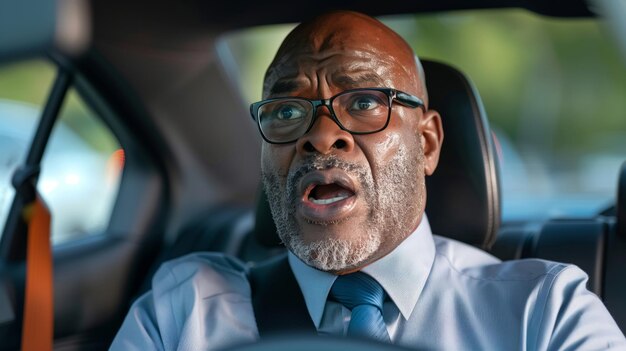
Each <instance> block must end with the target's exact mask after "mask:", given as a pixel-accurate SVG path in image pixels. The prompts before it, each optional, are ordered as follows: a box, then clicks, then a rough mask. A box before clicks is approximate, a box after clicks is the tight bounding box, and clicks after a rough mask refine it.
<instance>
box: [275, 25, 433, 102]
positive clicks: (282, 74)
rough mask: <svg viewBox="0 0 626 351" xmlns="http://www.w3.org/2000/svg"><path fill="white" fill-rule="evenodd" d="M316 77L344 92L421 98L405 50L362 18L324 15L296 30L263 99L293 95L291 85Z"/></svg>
mask: <svg viewBox="0 0 626 351" xmlns="http://www.w3.org/2000/svg"><path fill="white" fill-rule="evenodd" d="M315 75H318V76H319V75H322V76H324V77H325V79H329V80H330V82H329V83H332V84H334V85H337V86H338V87H341V88H344V89H349V88H354V87H364V86H386V87H392V88H397V89H401V90H404V91H407V92H409V93H412V94H415V95H418V96H421V95H422V88H421V84H420V77H419V70H418V68H417V65H416V61H415V55H414V54H413V51H412V50H411V48H410V47H409V46H408V44H407V43H406V42H405V41H404V40H403V39H402V38H401V37H399V36H398V35H397V34H396V33H395V32H393V31H392V30H390V29H389V28H387V27H386V26H384V25H383V24H382V23H380V22H379V21H377V20H375V19H373V18H370V17H366V16H364V15H360V14H354V13H338V14H332V15H327V16H325V17H324V16H323V17H322V18H321V19H320V20H316V21H315V20H314V21H313V22H310V23H303V24H301V25H300V26H298V27H296V28H295V29H294V30H293V31H292V32H291V33H290V34H289V35H288V36H287V38H286V39H285V41H284V42H283V44H282V45H281V47H280V49H279V50H278V53H277V54H276V57H275V58H274V61H273V62H272V64H271V65H270V67H269V69H268V71H267V74H266V76H265V84H264V87H263V96H264V97H267V96H269V95H273V96H276V95H280V94H281V93H283V92H289V91H290V90H296V89H295V88H297V87H294V86H293V85H294V84H299V83H302V81H301V78H302V76H308V77H309V78H310V77H311V76H315ZM299 78H300V80H299Z"/></svg>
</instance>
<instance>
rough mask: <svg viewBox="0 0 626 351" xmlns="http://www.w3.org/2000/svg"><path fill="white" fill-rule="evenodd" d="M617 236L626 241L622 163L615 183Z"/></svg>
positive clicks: (625, 189) (625, 173) (624, 165)
mask: <svg viewBox="0 0 626 351" xmlns="http://www.w3.org/2000/svg"><path fill="white" fill-rule="evenodd" d="M615 207H616V213H617V235H618V236H619V237H620V238H622V239H626V162H624V163H622V168H621V169H620V171H619V180H618V181H617V204H615Z"/></svg>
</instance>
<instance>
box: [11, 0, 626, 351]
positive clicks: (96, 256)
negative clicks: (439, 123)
mask: <svg viewBox="0 0 626 351" xmlns="http://www.w3.org/2000/svg"><path fill="white" fill-rule="evenodd" d="M38 1H39V2H40V3H42V4H44V3H45V4H49V3H56V2H53V1H43V0H38ZM59 2H60V1H59ZM77 3H83V4H84V5H87V6H86V8H88V10H85V11H84V12H83V13H82V16H84V17H86V18H87V21H86V22H88V23H90V24H89V26H90V29H89V32H90V33H91V35H90V39H89V42H88V43H87V44H85V45H84V47H83V48H82V49H81V50H79V51H77V49H75V48H74V47H72V49H68V46H67V45H61V44H60V43H59V42H58V40H57V39H54V38H55V37H54V35H50V33H51V32H52V34H54V31H56V30H57V29H55V28H56V27H54V26H51V25H50V23H54V22H55V21H60V18H61V16H62V15H61V14H59V13H60V12H62V11H57V10H56V8H55V7H54V6H44V5H41V6H38V7H37V6H34V7H33V8H27V9H26V8H24V6H21V5H12V4H1V5H0V23H3V21H2V19H3V18H4V17H3V16H5V17H6V14H7V13H9V11H10V12H11V13H12V14H19V15H20V16H21V17H19V16H17V15H14V17H15V18H20V19H21V20H18V21H15V20H13V21H12V23H9V22H11V21H4V24H0V32H6V31H5V30H9V29H12V31H11V32H15V30H18V29H21V30H23V28H24V27H23V26H24V25H32V26H33V28H34V29H33V30H32V32H31V34H32V35H33V36H35V35H39V38H40V40H31V41H26V40H25V39H23V38H21V37H16V38H14V39H11V40H13V42H10V41H6V42H5V41H2V40H0V64H2V65H4V64H9V63H12V62H16V61H19V60H26V59H30V58H37V57H43V58H45V59H46V60H49V61H50V62H53V63H54V65H55V67H56V73H55V74H56V75H55V77H54V79H53V84H52V86H51V87H50V93H49V95H48V96H47V100H46V101H45V103H44V106H45V108H43V111H42V115H41V118H40V120H39V124H38V126H37V130H36V132H35V133H34V136H33V142H32V144H31V146H30V149H29V157H28V158H27V160H26V161H25V163H24V164H23V165H21V167H20V171H18V172H16V173H15V175H13V176H12V181H13V184H14V185H15V188H16V195H15V198H14V199H13V201H12V202H11V206H10V211H9V212H8V217H7V220H6V223H5V224H3V223H0V229H2V236H1V237H0V340H2V342H0V350H18V349H20V347H21V340H22V339H21V338H22V336H21V335H22V332H23V322H24V318H23V314H24V310H25V298H24V296H25V289H26V287H25V284H26V273H25V272H26V259H27V239H28V223H27V222H25V221H24V219H23V217H22V210H23V208H25V207H26V206H27V204H28V203H29V201H31V200H32V198H33V196H34V194H33V193H32V189H33V188H32V187H30V188H29V187H28V186H25V185H24V184H31V185H32V184H33V182H34V183H36V181H37V175H38V174H39V168H40V167H39V166H40V164H41V159H42V157H44V156H43V155H44V153H45V149H46V145H47V142H48V140H49V137H50V134H51V133H53V129H54V125H55V123H57V119H58V118H59V117H58V116H59V114H60V113H59V111H60V110H61V108H62V106H63V102H64V100H65V97H66V94H67V91H68V90H69V89H75V90H76V91H77V92H78V93H79V95H80V97H81V98H82V99H83V100H84V101H85V103H86V104H87V105H88V106H89V107H90V108H91V109H92V110H93V111H94V113H95V115H96V116H97V118H98V119H99V120H101V122H102V123H103V125H105V126H106V128H108V129H109V130H110V131H111V132H112V134H113V135H114V136H115V138H116V139H117V140H118V141H119V144H120V145H121V147H122V148H123V154H124V163H123V171H122V173H121V175H120V181H119V189H118V190H117V193H116V195H117V197H116V198H115V201H114V204H113V205H112V210H111V215H110V220H109V222H108V224H107V225H106V228H104V230H103V231H102V233H100V234H99V235H93V236H88V237H85V238H81V239H80V240H75V241H71V242H67V243H61V244H59V245H53V247H52V254H53V255H52V257H53V262H52V264H53V277H54V293H53V306H54V349H55V350H100V349H107V348H108V346H109V344H110V343H111V341H112V339H113V337H114V336H115V333H116V332H117V330H118V329H119V327H120V325H121V323H122V321H123V319H124V317H125V315H126V313H127V312H128V309H129V307H130V306H131V304H132V302H133V301H134V300H135V299H136V298H137V297H139V296H141V294H143V293H145V292H146V291H148V290H149V289H150V281H151V278H152V276H153V274H154V272H155V271H156V270H157V269H158V267H159V266H160V264H161V263H163V262H165V261H167V260H170V259H173V258H176V257H180V256H183V255H186V254H190V253H193V252H197V251H217V252H223V253H227V254H230V255H233V256H236V257H238V258H240V259H241V260H242V261H244V262H246V263H248V264H249V265H250V267H256V266H259V265H262V264H263V263H264V262H267V261H268V260H271V259H272V258H274V257H278V256H280V255H284V254H285V252H286V250H285V248H284V246H282V244H281V243H280V240H279V238H278V236H277V234H276V228H275V225H274V222H273V220H272V217H271V213H270V210H269V204H268V203H267V197H266V195H265V194H264V192H263V189H262V187H261V184H260V180H259V179H260V176H259V175H260V166H259V159H260V143H261V138H260V136H259V135H258V131H257V130H256V126H255V125H254V123H252V122H251V120H250V117H249V113H248V110H247V106H246V104H245V103H244V102H243V101H244V99H243V98H242V93H241V91H240V90H239V88H238V86H237V83H236V82H235V80H236V77H235V76H236V74H237V73H236V70H235V69H234V68H233V67H232V63H231V62H230V61H231V59H230V57H229V56H228V55H229V53H228V51H227V50H224V48H223V47H222V46H223V45H224V44H223V41H221V40H220V35H222V34H223V33H227V32H230V31H233V30H237V29H242V28H247V27H251V26H258V25H269V24H280V23H296V22H300V21H302V20H305V19H307V18H310V17H313V16H315V15H317V14H321V13H324V12H327V11H330V10H334V9H352V10H356V11H361V12H364V13H367V14H370V15H373V16H382V15H392V14H403V13H416V14H417V13H419V14H426V15H427V14H431V13H438V12H447V11H459V10H466V9H469V8H472V9H493V8H508V7H511V8H513V7H514V8H523V9H526V10H528V11H532V12H534V13H536V14H537V15H538V16H554V17H559V18H571V17H573V18H579V17H584V18H587V17H588V18H595V16H597V15H596V13H595V12H594V9H595V8H594V6H593V5H591V4H590V3H587V2H585V1H582V0H580V1H561V0H551V1H532V0H527V1H516V0H506V1H497V2H494V1H489V0H481V1H477V2H473V3H472V4H471V5H470V4H468V3H466V2H463V1H455V0H446V1H439V2H396V3H393V4H382V3H379V4H374V3H371V2H367V3H365V2H356V1H335V2H332V3H330V2H329V3H324V4H320V3H314V2H304V3H302V4H298V6H293V4H292V3H291V2H287V1H282V0H278V1H272V2H270V3H267V2H265V3H248V2H245V1H240V0H235V1H229V2H218V3H213V2H206V1H205V2H202V1H194V0H186V1H179V2H174V1H154V2H148V1H136V2H124V1H119V0H114V1H108V2H96V1H92V2H88V1H78V2H77ZM383 5H384V6H383ZM5 7H6V10H5ZM276 8H278V9H280V11H275V9H276ZM42 19H45V20H42ZM33 23H37V25H34V24H33ZM3 26H7V27H6V28H5V27H3ZM8 26H13V27H8ZM21 26H22V27H21ZM38 31H39V32H40V33H39V34H37V32H38ZM33 33H34V34H33ZM625 35H626V34H625ZM76 40H78V39H76ZM81 40H83V39H81ZM26 44H28V45H30V46H28V47H27V46H26ZM422 64H423V66H424V71H425V77H426V84H427V87H428V91H429V97H430V107H431V108H433V109H435V110H437V111H439V112H440V114H441V115H442V117H443V125H444V133H445V141H444V144H443V149H442V154H441V157H440V161H439V165H438V167H437V170H436V172H435V174H434V175H433V176H431V177H428V178H427V193H428V195H429V196H428V201H427V208H426V213H427V215H428V219H429V221H430V224H431V227H432V229H433V233H435V234H438V233H440V234H442V235H445V236H446V237H449V238H451V239H454V240H458V241H461V242H464V243H467V244H470V245H473V246H476V247H479V248H481V249H484V250H486V251H488V252H489V253H491V254H492V255H494V256H496V257H498V258H499V259H501V260H514V259H525V258H540V259H546V260H554V261H560V262H566V263H572V264H576V265H578V266H579V267H580V268H581V269H582V270H584V271H585V272H586V273H587V274H588V275H589V281H588V283H587V286H588V288H589V289H590V290H591V291H593V292H594V293H595V294H597V295H598V296H599V297H600V298H601V299H602V301H603V302H604V304H605V305H606V306H607V308H608V310H609V311H610V313H611V314H612V316H613V318H614V319H615V320H616V322H617V324H618V325H619V327H620V328H621V330H622V331H626V299H624V296H626V282H625V280H624V279H623V276H622V274H623V271H622V269H623V268H622V267H624V266H625V265H626V163H624V164H623V165H622V167H621V170H620V173H619V174H615V175H614V181H615V184H617V192H616V195H615V202H614V204H613V205H612V206H610V207H609V208H607V209H606V210H604V211H602V212H600V213H597V214H595V215H593V216H589V217H587V218H580V217H576V218H566V217H565V218H564V217H559V218H554V219H550V220H547V221H546V220H540V221H534V220H532V219H529V220H527V221H511V222H505V221H502V214H501V213H502V206H501V196H502V194H501V181H500V168H499V162H500V159H499V156H498V152H497V150H496V139H495V137H494V133H493V131H492V128H491V127H490V124H489V119H488V116H487V114H486V112H485V107H484V106H483V102H482V100H481V98H480V95H479V91H478V89H477V88H476V86H475V85H474V83H473V82H472V80H471V77H469V76H468V75H467V74H466V73H464V72H462V71H461V70H460V69H459V68H457V67H455V66H453V65H450V64H448V63H446V62H442V61H441V60H430V59H428V58H422ZM259 90H260V87H259ZM28 189H31V190H30V191H29V190H28ZM0 218H1V217H0ZM53 220H54V212H53ZM3 225H4V226H3ZM263 282H264V281H263V279H261V280H257V282H256V284H263ZM259 291H262V289H259ZM275 318H276V317H275ZM293 329H294V328H291V330H292V331H293ZM285 337H288V336H285ZM289 340H292V339H289ZM297 340H298V339H295V341H293V342H298V341H297ZM310 342H311V344H309V345H314V346H311V347H312V349H317V347H326V348H328V349H332V347H334V346H325V344H324V343H325V341H310ZM316 342H319V343H321V344H314V343H316ZM272 345H273V346H272ZM272 345H270V346H268V349H280V348H281V347H284V345H277V344H272ZM290 345H291V346H293V344H290ZM296 345H299V344H296ZM320 345H321V346H320ZM335 346H336V345H335ZM360 346H361V347H362V349H367V348H368V345H360ZM341 347H343V346H341ZM346 347H347V346H346ZM286 348H289V346H286ZM337 348H338V347H337ZM342 349H345V348H342ZM390 349H391V348H390Z"/></svg>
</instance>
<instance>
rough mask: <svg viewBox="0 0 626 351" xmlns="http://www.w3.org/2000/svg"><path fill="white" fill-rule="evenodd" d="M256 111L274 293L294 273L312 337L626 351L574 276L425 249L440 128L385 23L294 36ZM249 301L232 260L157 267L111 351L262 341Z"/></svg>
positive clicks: (241, 271)
mask: <svg viewBox="0 0 626 351" xmlns="http://www.w3.org/2000/svg"><path fill="white" fill-rule="evenodd" d="M263 97H264V100H263V101H260V102H258V103H255V104H253V105H252V108H251V111H252V114H253V116H254V118H255V119H256V120H257V122H258V124H259V129H260V131H261V134H262V136H263V139H264V140H265V142H264V143H263V151H262V175H263V184H264V188H265V191H266V193H267V195H268V199H269V203H270V206H271V210H272V215H273V217H274V221H275V223H276V226H277V229H278V234H279V236H280V238H281V240H282V241H283V242H284V243H285V246H286V247H287V248H288V250H289V254H288V258H287V259H286V260H288V269H287V271H286V272H287V273H285V274H282V275H281V276H280V277H276V274H274V278H275V279H276V281H280V280H285V281H287V280H289V279H291V278H290V276H291V274H292V273H293V276H295V281H297V286H298V287H299V290H298V289H296V291H295V293H294V294H293V298H294V299H297V298H301V297H303V300H304V304H306V309H305V312H304V313H303V314H302V316H301V320H302V321H304V323H305V324H306V323H310V324H311V325H312V326H311V327H312V328H315V330H316V331H317V333H318V334H322V335H348V336H356V337H365V338H370V339H374V340H379V341H383V342H392V343H394V344H398V345H403V346H408V347H415V348H422V349H460V350H510V349H521V350H556V349H598V350H600V349H607V348H611V347H614V348H621V349H624V348H626V341H625V340H624V336H623V335H622V333H621V332H620V330H619V329H618V327H617V326H616V325H615V322H614V321H613V319H612V318H611V316H610V315H609V314H608V312H607V311H606V309H605V308H604V306H603V305H602V303H601V302H600V300H599V299H598V298H597V297H596V296H595V295H593V294H592V293H590V292H589V291H587V290H586V289H585V282H586V276H585V274H584V273H583V272H582V271H580V270H579V269H578V268H576V267H574V266H568V265H564V264H559V263H552V262H546V261H539V260H527V261H520V262H506V263H501V262H499V261H498V260H497V259H495V258H493V257H492V256H490V255H488V254H486V253H483V252H481V251H479V250H477V249H475V248H471V247H469V246H466V245H463V244H461V243H457V242H454V241H452V240H448V239H445V238H441V237H433V236H432V233H431V231H430V227H429V225H428V220H427V218H426V216H425V214H424V208H425V202H426V190H425V186H424V177H425V176H426V175H430V174H432V173H433V172H434V170H435V167H436V166H437V162H438V157H439V151H440V148H441V145H442V141H443V132H442V126H441V118H440V116H439V114H438V113H437V112H436V111H433V110H430V109H428V95H427V92H426V87H425V84H424V76H423V73H422V70H421V65H420V63H419V60H417V58H416V57H415V55H414V54H413V52H412V51H411V49H410V48H409V46H408V45H407V44H406V42H405V41H404V40H403V39H401V38H400V37H399V36H398V35H397V34H396V33H394V32H393V31H391V30H390V29H389V28H387V27H385V26H384V25H383V24H382V23H380V22H379V21H377V20H375V19H372V18H370V17H367V16H365V15H362V14H358V13H353V12H334V13H330V14H326V15H323V16H320V17H318V18H315V19H314V20H312V21H310V22H307V23H304V24H301V25H299V26H298V27H297V28H296V29H294V30H293V31H292V32H291V33H290V34H289V36H288V37H287V38H286V39H285V41H284V42H283V44H282V46H281V47H280V49H279V51H278V53H277V55H276V58H275V59H274V61H273V62H272V64H271V65H270V67H269V69H268V71H267V74H266V77H265V84H264V87H263ZM285 262H287V261H285ZM285 265H287V263H285ZM262 282H263V281H261V283H262ZM251 290H253V289H251V284H250V283H249V280H248V270H247V269H246V268H245V267H244V266H243V264H241V263H240V262H238V261H237V260H235V259H232V258H228V257H225V256H222V255H218V254H194V255H190V256H187V257H183V258H181V259H178V260H174V261H171V262H169V263H166V264H165V265H164V266H163V267H162V268H161V269H160V270H159V272H158V273H157V274H156V276H155V278H154V280H153V290H152V291H151V292H150V293H148V294H147V295H145V296H143V297H141V298H140V299H139V300H138V301H137V302H136V303H135V304H134V305H133V307H132V309H131V311H130V313H129V314H128V316H127V318H126V320H125V322H124V325H123V326H122V329H121V331H120V332H119V334H118V336H117V337H116V339H115V341H114V343H113V345H112V349H115V350H146V349H166V350H173V349H177V350H199V349H203V350H204V349H207V350H209V349H211V350H213V349H220V348H224V347H227V346H232V345H235V344H241V343H245V342H251V341H254V340H257V339H258V337H259V330H260V329H261V327H263V325H262V324H263V323H265V322H264V321H262V320H261V319H260V318H259V314H258V313H257V314H255V312H257V309H256V307H253V299H254V297H253V296H254V291H251ZM299 294H301V295H299ZM288 299H289V298H287V299H286V300H288ZM286 300H285V301H284V303H285V304H288V301H286ZM365 300H366V301H367V302H365ZM256 305H258V303H257V304H256ZM256 305H255V306H256ZM276 313H278V315H276V316H275V318H277V319H281V318H287V316H283V315H281V314H280V313H279V312H278V311H276ZM289 318H293V316H289Z"/></svg>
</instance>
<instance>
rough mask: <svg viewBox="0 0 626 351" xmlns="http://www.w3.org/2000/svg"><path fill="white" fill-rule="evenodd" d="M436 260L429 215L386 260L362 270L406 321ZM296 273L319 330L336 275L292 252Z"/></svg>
mask: <svg viewBox="0 0 626 351" xmlns="http://www.w3.org/2000/svg"><path fill="white" fill-rule="evenodd" d="M434 259H435V243H434V241H433V237H432V232H431V230H430V224H429V223H428V218H426V214H424V216H423V217H422V221H421V222H420V224H419V226H418V227H417V229H415V231H414V232H413V233H412V234H411V235H409V237H407V238H406V239H405V240H404V241H403V242H402V243H400V245H398V247H396V248H395V249H394V250H393V251H392V252H390V253H389V254H388V255H386V256H385V257H383V258H381V259H379V260H378V261H376V262H374V263H372V264H370V265H368V266H367V267H365V268H363V270H362V271H363V272H364V273H367V274H369V275H370V276H371V277H373V278H374V279H376V281H378V283H379V284H380V285H382V287H383V288H384V289H385V291H386V292H387V294H388V295H389V297H390V298H391V300H392V301H393V303H394V304H395V305H396V306H397V307H398V310H400V313H402V316H403V317H404V318H405V319H408V318H409V316H410V315H411V313H412V312H413V308H414V307H415V304H416V303H417V299H418V298H419V296H420V294H421V292H422V289H423V288H424V284H425V283H426V280H427V278H428V275H429V273H430V269H431V267H432V265H433V262H434ZM288 260H289V265H290V266H291V270H292V271H293V274H294V276H295V277H296V280H297V281H298V285H299V286H300V290H301V291H302V295H303V296H304V301H305V302H306V306H307V309H308V310H309V314H310V315H311V319H312V320H313V323H315V327H316V328H319V326H320V323H321V321H322V315H323V314H324V306H325V305H326V300H327V298H328V293H329V292H330V288H331V287H332V286H333V283H334V282H335V279H336V278H337V276H336V275H334V274H331V273H327V272H323V271H320V270H318V269H315V268H313V267H311V266H308V265H307V264H305V263H304V262H302V261H301V260H300V259H299V258H298V257H296V256H295V255H294V254H292V253H291V252H289V255H288Z"/></svg>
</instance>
